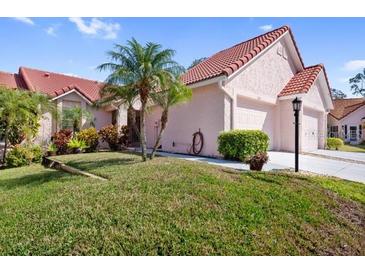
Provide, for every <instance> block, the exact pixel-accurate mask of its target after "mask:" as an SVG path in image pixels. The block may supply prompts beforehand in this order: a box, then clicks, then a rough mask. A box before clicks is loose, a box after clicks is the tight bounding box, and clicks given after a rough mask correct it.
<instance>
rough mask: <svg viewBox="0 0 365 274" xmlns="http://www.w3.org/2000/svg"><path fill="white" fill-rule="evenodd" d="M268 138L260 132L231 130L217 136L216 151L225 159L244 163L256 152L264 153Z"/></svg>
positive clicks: (267, 145)
mask: <svg viewBox="0 0 365 274" xmlns="http://www.w3.org/2000/svg"><path fill="white" fill-rule="evenodd" d="M269 140H270V139H269V136H268V135H267V134H266V133H265V132H263V131H261V130H240V129H236V130H231V131H226V132H222V133H221V134H220V135H219V136H218V151H219V153H220V154H222V155H223V156H224V157H225V158H226V159H232V160H240V161H244V160H245V159H246V158H247V157H251V156H253V155H255V154H256V153H258V152H266V151H267V149H268V147H269Z"/></svg>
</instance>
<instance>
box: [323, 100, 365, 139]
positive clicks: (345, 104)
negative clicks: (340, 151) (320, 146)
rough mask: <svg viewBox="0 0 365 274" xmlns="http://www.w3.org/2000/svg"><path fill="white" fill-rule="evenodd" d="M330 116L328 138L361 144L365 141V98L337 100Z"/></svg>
mask: <svg viewBox="0 0 365 274" xmlns="http://www.w3.org/2000/svg"><path fill="white" fill-rule="evenodd" d="M333 104H334V109H333V110H331V112H330V114H329V115H328V136H329V137H338V138H341V139H343V140H344V141H345V142H348V143H353V144H359V143H361V142H363V141H364V140H365V136H364V134H365V131H364V129H365V98H349V99H336V100H334V101H333Z"/></svg>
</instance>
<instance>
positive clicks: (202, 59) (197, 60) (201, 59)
mask: <svg viewBox="0 0 365 274" xmlns="http://www.w3.org/2000/svg"><path fill="white" fill-rule="evenodd" d="M207 59H208V58H207V57H202V58H199V59H195V60H194V61H193V62H192V63H191V65H190V66H189V67H188V69H191V68H193V67H195V66H196V65H198V64H200V63H201V62H203V61H205V60H207Z"/></svg>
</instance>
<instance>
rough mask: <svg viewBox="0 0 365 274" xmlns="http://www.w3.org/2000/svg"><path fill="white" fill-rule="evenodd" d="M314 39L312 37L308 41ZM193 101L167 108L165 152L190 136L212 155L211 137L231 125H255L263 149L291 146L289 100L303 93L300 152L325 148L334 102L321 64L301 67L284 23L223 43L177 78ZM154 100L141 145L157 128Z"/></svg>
mask: <svg viewBox="0 0 365 274" xmlns="http://www.w3.org/2000/svg"><path fill="white" fill-rule="evenodd" d="M314 42H315V41H314ZM182 79H183V81H184V83H185V84H187V85H188V86H190V87H191V88H192V89H193V97H192V100H191V101H190V102H188V103H185V104H181V105H178V106H175V107H173V108H172V109H171V111H170V116H169V123H168V126H167V129H166V131H165V133H164V135H163V137H162V142H161V149H162V150H164V151H171V152H181V153H191V147H192V139H193V137H192V135H193V134H194V133H195V132H197V131H199V130H200V132H201V133H202V134H203V136H204V146H203V149H202V151H201V154H202V155H206V156H218V155H219V153H218V151H217V137H218V135H219V133H220V132H221V131H227V130H231V129H260V130H263V131H265V132H266V133H267V134H268V135H269V137H270V149H271V150H281V151H294V115H293V110H292V100H293V99H294V98H295V97H299V98H301V99H302V101H303V104H302V110H301V112H300V134H299V138H300V151H311V150H316V149H318V148H324V146H325V137H326V136H327V132H326V131H327V114H328V112H329V111H330V110H331V109H332V108H333V105H332V97H331V92H330V87H329V83H328V79H327V76H326V72H325V69H324V66H323V65H315V66H310V67H305V66H304V64H303V61H302V58H301V56H300V54H299V51H298V48H297V45H296V43H295V40H294V37H293V34H292V32H291V30H290V29H289V27H287V26H284V27H281V28H278V29H276V30H273V31H270V32H268V33H266V34H263V35H260V36H257V37H255V38H252V39H250V40H248V41H245V42H242V43H239V44H237V45H235V46H233V47H230V48H228V49H225V50H222V51H220V52H218V53H216V54H214V55H213V56H211V57H210V58H208V59H207V60H205V61H203V62H201V63H200V64H198V65H196V66H195V67H193V68H191V69H190V70H188V71H187V72H186V73H185V74H184V75H183V77H182ZM160 113H161V110H160V108H159V107H157V106H155V107H152V108H151V110H150V112H149V115H148V117H147V140H148V146H149V147H152V146H153V143H154V141H155V140H156V136H157V132H158V130H159V127H160V121H159V119H160Z"/></svg>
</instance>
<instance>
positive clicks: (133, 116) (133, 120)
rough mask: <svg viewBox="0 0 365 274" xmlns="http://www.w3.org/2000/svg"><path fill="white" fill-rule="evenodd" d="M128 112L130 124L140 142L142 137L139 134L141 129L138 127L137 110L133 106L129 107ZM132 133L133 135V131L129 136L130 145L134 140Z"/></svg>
mask: <svg viewBox="0 0 365 274" xmlns="http://www.w3.org/2000/svg"><path fill="white" fill-rule="evenodd" d="M127 112H128V117H127V119H128V124H129V125H130V126H131V128H133V131H134V132H135V133H136V135H137V137H138V141H140V138H141V137H140V134H139V129H138V127H137V122H136V112H135V110H134V108H133V107H132V106H129V107H128V110H127ZM131 133H132V131H130V133H129V136H128V139H129V140H128V141H129V143H132V140H133V138H132V137H133V136H132V134H131Z"/></svg>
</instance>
